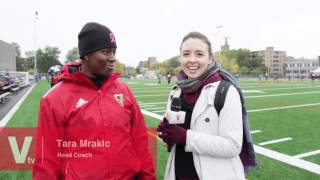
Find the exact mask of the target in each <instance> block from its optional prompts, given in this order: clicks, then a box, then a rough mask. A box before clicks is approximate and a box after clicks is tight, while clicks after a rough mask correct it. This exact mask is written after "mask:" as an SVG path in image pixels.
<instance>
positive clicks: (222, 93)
mask: <svg viewBox="0 0 320 180" xmlns="http://www.w3.org/2000/svg"><path fill="white" fill-rule="evenodd" d="M230 85H231V83H230V82H228V81H225V80H221V82H220V83H219V86H218V88H217V91H216V95H215V98H214V107H215V108H216V111H217V113H218V116H219V114H220V111H221V109H222V108H223V105H224V101H225V100H226V96H227V92H228V90H229V87H230Z"/></svg>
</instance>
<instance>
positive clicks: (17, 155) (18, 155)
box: [8, 136, 32, 164]
mask: <svg viewBox="0 0 320 180" xmlns="http://www.w3.org/2000/svg"><path fill="white" fill-rule="evenodd" d="M8 140H9V143H10V147H11V151H12V154H13V157H14V160H15V161H16V163H17V164H22V163H24V162H25V160H26V157H27V154H28V151H29V148H30V144H31V141H32V136H26V137H25V138H24V140H23V144H22V149H21V152H20V151H19V147H18V144H17V139H16V137H15V136H9V137H8Z"/></svg>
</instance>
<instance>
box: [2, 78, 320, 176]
mask: <svg viewBox="0 0 320 180" xmlns="http://www.w3.org/2000/svg"><path fill="white" fill-rule="evenodd" d="M123 81H125V82H126V83H127V84H128V85H129V86H130V87H131V89H132V90H133V92H134V95H135V97H136V98H137V100H138V102H139V105H140V107H141V109H142V112H143V113H144V115H145V119H146V123H147V125H148V127H156V126H157V125H158V124H159V119H161V117H162V115H163V114H164V112H165V107H166V101H167V98H168V94H169V92H170V90H171V89H172V86H173V83H172V84H171V85H167V83H166V82H165V81H163V82H162V84H161V85H159V84H157V80H123ZM240 84H241V87H242V89H243V91H244V94H245V100H246V104H247V109H248V112H249V121H250V127H251V131H252V136H253V140H254V144H255V149H256V152H257V153H258V159H259V162H260V169H258V170H254V171H252V172H251V173H250V174H249V175H248V179H266V180H269V179H274V180H278V179H290V180H291V179H297V180H300V179H308V180H309V179H315V180H316V179H320V143H319V140H320V81H319V80H316V81H314V82H311V80H308V79H305V80H304V81H300V80H295V79H292V80H291V81H288V80H280V81H279V82H276V81H273V80H270V81H258V80H255V79H243V80H242V79H240ZM48 88H49V84H48V83H47V82H46V81H40V82H39V83H38V84H37V85H36V86H35V88H33V90H32V91H31V93H30V94H29V95H28V97H26V100H25V101H24V102H23V103H22V105H21V107H20V108H19V109H18V110H17V112H16V113H15V114H14V115H13V117H12V118H11V119H10V120H9V122H8V123H7V125H6V127H36V122H37V114H38V107H39V105H38V104H39V99H40V97H41V96H42V95H43V94H44V93H45V92H46V91H47V89H48ZM151 135H152V136H153V137H156V136H155V135H154V134H151ZM167 155H168V154H167V152H166V148H164V147H163V146H162V145H161V144H160V143H158V157H157V159H158V163H157V175H158V179H163V173H164V168H165V163H166V159H167ZM5 176H7V177H11V178H13V179H16V178H19V177H20V178H23V179H31V172H30V171H19V172H18V171H0V179H2V178H1V177H5Z"/></svg>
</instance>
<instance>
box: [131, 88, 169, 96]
mask: <svg viewBox="0 0 320 180" xmlns="http://www.w3.org/2000/svg"><path fill="white" fill-rule="evenodd" d="M170 91H171V89H154V90H150V89H149V90H140V91H133V92H134V93H143V92H150V93H154V92H168V95H169V92H170Z"/></svg>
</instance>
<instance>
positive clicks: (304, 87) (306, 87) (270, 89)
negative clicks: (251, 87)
mask: <svg viewBox="0 0 320 180" xmlns="http://www.w3.org/2000/svg"><path fill="white" fill-rule="evenodd" d="M318 87H320V86H303V87H285V88H265V89H259V88H258V90H260V91H273V90H286V89H290V90H292V89H308V88H318Z"/></svg>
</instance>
